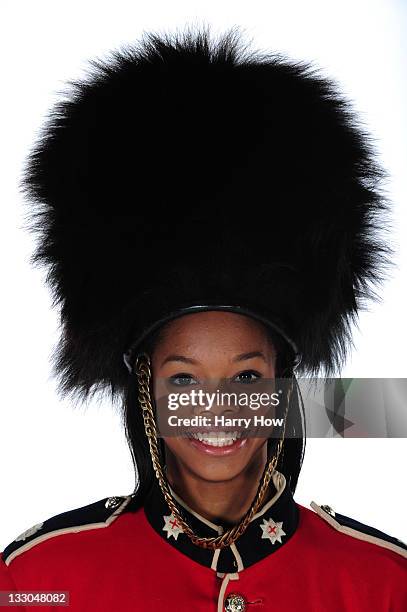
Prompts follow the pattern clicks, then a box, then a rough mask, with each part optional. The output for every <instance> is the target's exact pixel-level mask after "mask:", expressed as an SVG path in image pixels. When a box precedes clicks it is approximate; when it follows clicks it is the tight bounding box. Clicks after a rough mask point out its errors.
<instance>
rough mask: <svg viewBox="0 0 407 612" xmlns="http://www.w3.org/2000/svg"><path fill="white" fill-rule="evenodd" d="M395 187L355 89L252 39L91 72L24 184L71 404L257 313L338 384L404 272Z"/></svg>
mask: <svg viewBox="0 0 407 612" xmlns="http://www.w3.org/2000/svg"><path fill="white" fill-rule="evenodd" d="M384 177H385V172H384V171H383V169H382V168H381V167H380V164H379V163H378V161H377V159H376V154H375V153H374V148H373V144H372V139H371V137H370V136H369V135H368V134H367V133H366V131H365V130H364V128H363V127H362V126H361V124H360V122H359V120H358V118H357V117H356V114H355V112H354V111H353V110H352V108H351V105H350V102H349V101H348V100H346V99H345V97H344V96H343V95H342V94H341V92H340V90H339V87H338V86H337V85H336V84H335V83H334V82H333V81H332V80H330V79H328V78H327V77H325V76H323V75H322V73H321V72H320V71H319V70H317V69H316V68H314V67H313V66H312V64H310V63H305V62H298V61H293V60H289V59H287V58H286V57H283V56H282V55H281V54H278V53H272V52H266V53H265V52H260V51H254V50H250V49H249V47H248V45H246V44H245V43H244V42H243V40H242V37H241V35H240V34H239V32H238V30H237V29H236V28H232V29H230V30H229V31H227V32H226V33H224V34H222V35H220V36H218V37H217V38H215V37H212V36H211V35H210V33H209V29H208V28H202V29H201V30H199V29H198V30H195V31H194V30H193V29H192V30H189V29H186V30H185V31H184V32H183V33H182V34H180V33H176V34H175V33H172V34H171V33H170V34H168V33H167V34H157V33H147V34H144V35H143V36H142V37H141V39H140V41H138V42H137V43H134V44H133V45H128V46H127V47H125V48H124V49H122V50H120V51H115V52H112V54H111V56H110V58H109V59H107V60H106V59H104V60H91V61H90V70H89V73H88V75H87V76H85V77H83V78H82V79H80V80H74V81H69V85H68V87H67V89H66V90H65V91H64V92H63V96H62V97H61V99H60V100H58V101H57V103H56V104H55V105H54V106H53V108H52V109H51V110H50V112H49V114H48V116H47V117H46V121H45V122H44V126H43V130H42V132H41V134H40V136H39V137H38V139H37V141H36V142H35V144H34V146H33V148H32V150H31V151H30V153H29V155H28V157H27V162H26V166H25V168H24V171H23V176H22V181H21V184H22V189H23V192H24V195H25V196H26V199H27V205H28V217H27V218H28V223H29V229H30V230H32V231H34V232H35V233H36V236H37V247H36V251H35V253H34V254H33V262H34V263H35V264H41V265H45V266H46V267H47V271H48V274H47V282H48V283H49V286H50V287H51V289H52V294H53V299H54V304H55V305H57V306H58V307H59V308H60V316H61V338H60V341H59V344H58V345H57V349H56V352H55V354H54V372H55V373H56V374H57V375H58V378H59V381H60V383H59V385H60V386H59V389H60V391H62V393H63V394H66V393H71V394H73V395H76V394H77V395H79V396H80V397H81V398H86V397H88V396H89V395H91V394H93V392H94V391H96V390H108V391H109V392H110V393H111V394H112V396H113V397H115V396H116V395H117V394H120V393H121V392H123V389H124V388H125V387H126V385H127V383H128V376H129V371H128V367H126V363H127V365H128V366H129V369H131V358H132V355H134V350H136V348H137V346H138V344H139V343H140V341H141V340H142V339H143V338H144V337H145V336H146V334H148V333H149V332H150V331H151V330H152V329H154V328H155V327H157V326H158V325H161V324H162V323H163V322H165V321H166V320H169V319H170V318H172V317H174V316H179V314H180V313H182V312H188V311H193V310H194V309H199V308H204V309H205V308H206V309H208V308H209V309H212V308H216V307H220V308H222V307H226V308H230V309H231V310H235V311H237V312H239V309H240V311H241V312H243V313H245V312H246V313H251V314H252V315H253V316H256V317H258V318H259V319H261V320H264V321H266V322H269V323H270V325H271V326H274V327H275V328H276V329H277V330H279V332H280V334H281V336H282V337H284V338H285V339H286V340H287V341H288V343H289V344H290V346H291V348H293V349H294V352H296V353H297V356H298V354H299V355H300V357H301V362H300V364H299V366H298V371H299V372H300V373H304V374H317V373H318V372H320V371H322V370H323V371H324V372H325V373H326V374H328V375H331V374H334V373H335V372H336V371H337V370H338V369H339V368H340V367H341V365H342V364H343V362H344V360H345V358H346V354H347V348H348V346H349V344H350V343H351V333H350V330H351V324H352V323H353V322H355V321H356V319H357V313H358V311H359V309H360V308H362V307H363V305H364V302H365V300H366V299H371V298H373V299H375V298H377V297H378V296H377V293H376V292H375V290H374V286H375V284H377V282H380V281H381V280H382V279H383V271H384V268H385V264H386V262H387V261H388V253H389V249H388V247H386V244H385V242H384V240H383V238H382V236H381V230H382V229H383V228H385V217H386V213H387V212H388V209H389V205H388V202H387V200H386V198H385V197H384V195H383V190H382V188H381V181H382V179H383V178H384ZM123 357H124V358H123ZM125 361H126V363H125Z"/></svg>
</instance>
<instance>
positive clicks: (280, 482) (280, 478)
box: [250, 470, 287, 522]
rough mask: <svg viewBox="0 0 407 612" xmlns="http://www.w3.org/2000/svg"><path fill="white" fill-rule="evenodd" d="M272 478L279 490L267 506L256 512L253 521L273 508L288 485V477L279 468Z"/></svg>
mask: <svg viewBox="0 0 407 612" xmlns="http://www.w3.org/2000/svg"><path fill="white" fill-rule="evenodd" d="M272 480H273V483H274V486H275V487H276V489H277V492H276V493H275V495H274V496H273V497H272V498H271V499H270V500H269V501H268V502H267V504H266V505H265V506H263V508H262V509H261V510H260V511H259V512H257V514H255V515H254V516H253V518H252V521H254V520H255V519H257V518H259V516H263V514H265V512H267V511H268V510H269V509H270V508H271V506H272V505H273V504H275V503H276V501H277V500H278V498H279V497H280V495H281V494H282V493H283V491H284V489H285V487H286V484H287V481H286V478H285V476H284V474H283V473H282V472H278V471H277V470H274V472H273V475H272ZM250 522H251V521H250Z"/></svg>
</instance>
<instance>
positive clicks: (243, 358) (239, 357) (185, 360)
mask: <svg viewBox="0 0 407 612" xmlns="http://www.w3.org/2000/svg"><path fill="white" fill-rule="evenodd" d="M255 357H260V358H261V359H263V360H264V361H265V362H266V363H267V359H266V357H265V356H264V353H262V352H261V351H251V352H250V353H241V354H240V355H237V356H236V357H234V358H233V359H232V361H233V362H236V361H246V360H248V359H254V358H255ZM169 361H180V362H182V363H190V364H192V365H198V364H199V361H196V359H191V358H190V357H185V356H184V355H168V357H166V358H165V359H164V361H163V362H162V364H161V367H162V366H163V365H164V364H166V363H168V362H169Z"/></svg>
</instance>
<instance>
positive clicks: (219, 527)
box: [169, 487, 223, 535]
mask: <svg viewBox="0 0 407 612" xmlns="http://www.w3.org/2000/svg"><path fill="white" fill-rule="evenodd" d="M169 489H170V491H171V494H172V496H173V497H174V498H175V499H176V500H177V502H178V503H179V504H180V505H181V506H183V507H184V508H185V510H188V512H190V513H191V514H193V515H194V516H195V517H196V518H197V519H199V520H200V521H202V523H205V525H207V526H208V527H210V528H211V529H214V530H215V531H217V532H218V534H219V535H222V533H223V527H221V526H220V525H215V523H212V522H211V521H209V520H208V519H206V518H204V517H203V516H201V515H200V514H198V512H195V510H192V508H190V507H189V506H188V505H187V504H186V503H185V502H184V501H183V500H182V499H181V498H180V497H178V495H177V494H176V493H175V492H174V491H173V490H172V489H171V487H169Z"/></svg>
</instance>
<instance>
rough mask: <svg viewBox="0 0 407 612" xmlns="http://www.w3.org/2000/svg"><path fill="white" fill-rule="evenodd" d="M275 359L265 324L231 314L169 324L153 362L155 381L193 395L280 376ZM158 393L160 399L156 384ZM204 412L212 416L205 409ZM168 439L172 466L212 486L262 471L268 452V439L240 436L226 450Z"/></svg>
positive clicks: (213, 313) (215, 313)
mask: <svg viewBox="0 0 407 612" xmlns="http://www.w3.org/2000/svg"><path fill="white" fill-rule="evenodd" d="M275 357H276V355H275V351H274V347H273V345H272V343H271V340H270V338H269V336H268V335H267V333H266V330H265V327H264V326H263V325H262V324H261V323H259V322H257V321H255V320H254V319H252V318H250V317H247V316H244V315H240V314H235V313H232V312H219V311H208V312H200V313H194V314H188V315H184V316H182V317H179V318H177V319H175V320H174V321H171V322H170V323H168V324H167V325H166V326H165V328H164V330H163V333H162V335H161V338H160V341H159V343H158V344H157V345H156V347H155V349H154V351H153V353H152V355H151V361H152V369H153V377H154V381H156V380H158V379H159V380H160V381H163V382H164V383H165V384H166V385H168V386H169V387H170V388H172V389H173V390H174V391H175V392H185V391H186V392H188V391H191V389H193V387H191V385H196V384H202V383H204V382H205V381H208V380H209V379H210V380H212V381H213V380H214V379H216V380H219V379H228V380H232V381H233V382H234V383H241V385H242V391H243V392H245V391H247V392H249V389H248V384H247V383H248V382H252V381H253V379H255V378H258V377H261V378H269V379H270V378H274V377H275ZM167 388H168V387H167ZM154 393H155V398H156V399H157V387H156V383H155V385H154ZM223 408H225V407H223ZM195 414H196V413H195ZM200 414H208V413H207V411H205V410H204V409H202V411H201V412H200ZM225 416H230V414H229V415H227V414H225ZM234 416H236V413H235V414H234ZM218 431H219V429H218ZM164 441H165V444H166V455H167V464H168V463H169V462H170V461H171V462H174V461H175V462H176V464H177V467H178V469H181V470H187V471H188V472H189V473H190V474H191V475H194V476H195V477H197V478H199V479H203V480H205V481H212V482H221V481H227V480H230V479H233V478H235V477H236V476H238V475H239V474H241V473H242V472H247V471H250V469H251V468H253V470H255V469H258V465H259V461H264V460H265V458H266V453H267V447H266V442H267V440H266V439H265V438H256V437H241V438H238V439H237V440H236V441H234V442H233V443H232V444H230V440H227V442H228V444H227V445H224V446H214V445H213V444H210V443H208V442H205V440H203V441H199V440H198V439H195V438H191V437H183V436H182V437H181V436H180V437H175V436H171V437H164Z"/></svg>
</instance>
